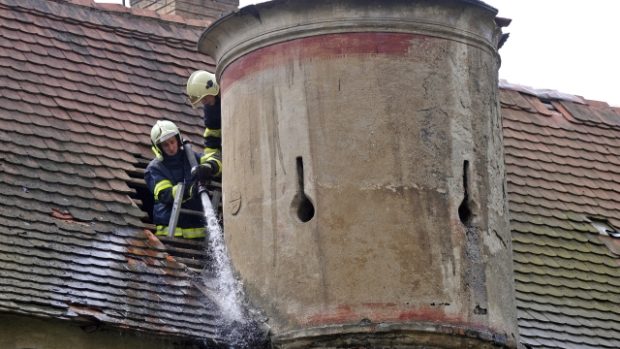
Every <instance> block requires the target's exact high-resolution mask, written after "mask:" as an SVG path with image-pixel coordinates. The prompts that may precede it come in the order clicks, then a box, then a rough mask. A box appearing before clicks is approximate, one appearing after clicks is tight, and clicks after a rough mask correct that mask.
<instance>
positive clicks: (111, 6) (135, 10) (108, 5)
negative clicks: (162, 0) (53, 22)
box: [53, 0, 213, 27]
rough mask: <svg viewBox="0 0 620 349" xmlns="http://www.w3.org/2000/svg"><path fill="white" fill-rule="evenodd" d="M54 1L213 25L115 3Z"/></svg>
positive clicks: (186, 22)
mask: <svg viewBox="0 0 620 349" xmlns="http://www.w3.org/2000/svg"><path fill="white" fill-rule="evenodd" d="M53 1H61V2H68V3H72V4H74V5H78V6H86V7H92V8H96V9H99V10H104V11H108V12H119V13H129V14H132V15H134V16H141V17H150V18H154V19H160V20H163V21H167V22H176V23H180V24H185V25H189V26H193V27H207V26H209V25H211V23H213V21H210V20H201V19H188V18H184V17H182V16H178V15H171V14H161V13H159V12H157V11H154V10H149V9H144V8H140V7H128V6H123V5H122V4H114V3H97V2H95V1H94V0H53Z"/></svg>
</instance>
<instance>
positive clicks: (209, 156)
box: [200, 96, 222, 176]
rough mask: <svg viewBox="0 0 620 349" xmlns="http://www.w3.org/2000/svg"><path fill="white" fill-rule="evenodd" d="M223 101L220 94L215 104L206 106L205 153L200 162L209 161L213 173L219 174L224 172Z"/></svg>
mask: <svg viewBox="0 0 620 349" xmlns="http://www.w3.org/2000/svg"><path fill="white" fill-rule="evenodd" d="M221 106H222V103H221V99H220V97H219V96H217V97H216V102H215V104H214V105H211V106H209V105H205V106H204V123H205V133H204V142H205V149H204V155H203V156H202V157H201V158H200V163H201V164H204V163H207V162H209V163H210V164H211V167H213V175H214V176H219V175H220V174H221V173H222V107H221Z"/></svg>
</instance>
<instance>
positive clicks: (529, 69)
mask: <svg viewBox="0 0 620 349" xmlns="http://www.w3.org/2000/svg"><path fill="white" fill-rule="evenodd" d="M96 1H97V2H120V1H121V0H96ZM482 1H484V2H486V3H487V4H489V5H491V6H493V7H495V8H496V9H498V10H499V14H498V16H500V17H505V18H510V19H512V23H511V24H510V25H509V26H508V27H506V28H504V29H503V31H504V33H510V37H509V39H508V41H507V42H506V43H505V44H504V46H503V47H502V48H501V49H500V50H499V53H500V55H501V57H502V66H501V68H500V70H499V78H500V79H504V80H506V81H508V82H510V83H513V84H519V85H525V86H529V87H532V88H535V89H551V90H556V91H559V92H563V93H568V94H573V95H578V96H582V97H584V98H586V99H591V100H598V101H604V102H607V103H609V104H610V105H612V106H616V107H620V88H618V90H617V91H616V89H615V87H616V85H619V84H620V44H618V42H619V37H620V25H619V24H617V16H618V14H619V13H620V0H482ZM261 2H266V1H259V0H240V1H239V7H244V6H247V5H250V4H256V3H261ZM126 3H129V0H126Z"/></svg>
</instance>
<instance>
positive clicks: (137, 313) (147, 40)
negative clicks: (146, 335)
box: [0, 0, 218, 339]
mask: <svg viewBox="0 0 620 349" xmlns="http://www.w3.org/2000/svg"><path fill="white" fill-rule="evenodd" d="M80 3H81V4H82V5H78V4H74V3H70V2H64V1H40V0H0V37H1V38H0V88H1V90H2V93H1V94H0V123H1V125H2V127H1V129H0V141H1V142H2V157H1V158H0V185H1V186H2V188H3V189H2V200H0V266H1V267H0V291H1V292H0V312H9V313H21V314H28V315H34V316H40V317H48V318H57V319H68V320H76V321H88V322H96V323H99V324H102V325H107V326H108V327H109V326H112V327H119V328H125V329H130V330H136V331H144V332H150V333H154V334H160V335H171V336H182V337H185V338H200V339H203V338H211V339H217V338H216V337H217V336H216V335H215V334H214V333H215V322H216V320H218V319H217V317H218V315H217V314H216V312H215V311H214V309H215V308H214V305H213V303H212V302H210V301H209V300H208V299H207V298H206V297H205V296H204V295H203V293H201V291H199V289H198V288H197V287H196V286H197V284H196V283H195V281H194V278H195V277H196V275H195V274H192V272H191V270H190V269H188V267H187V265H185V264H183V263H180V262H179V261H178V260H177V259H175V258H173V257H171V256H170V255H169V254H168V253H167V252H166V248H165V246H164V245H163V244H162V243H161V242H160V241H159V240H158V239H157V238H155V237H154V236H153V235H152V234H151V232H150V231H148V230H147V229H145V228H147V226H146V225H145V224H144V223H143V221H144V220H145V216H146V215H145V213H144V212H143V211H142V210H140V208H139V207H138V204H140V201H139V200H135V199H134V198H135V194H136V190H135V188H134V187H132V185H133V184H132V183H134V184H135V183H136V182H142V183H143V180H142V179H141V178H140V176H141V169H140V168H141V166H143V165H141V163H143V162H144V161H145V159H148V158H150V157H151V154H150V147H149V144H148V143H149V142H150V140H149V132H150V128H151V126H152V125H153V124H154V123H155V121H156V120H157V119H162V118H167V119H170V120H172V121H174V122H176V123H177V125H179V127H180V128H181V130H185V131H186V132H185V135H186V136H189V138H192V139H193V140H194V141H195V143H198V142H200V139H201V134H202V130H203V128H202V118H201V115H200V111H199V110H193V109H192V108H191V107H190V106H189V104H188V103H186V102H185V97H184V85H185V81H186V79H187V77H188V76H189V74H190V73H191V72H192V71H193V70H195V69H208V70H213V62H212V60H211V59H210V58H208V57H206V56H204V55H202V54H199V53H198V52H197V51H196V48H195V46H196V40H197V38H198V37H199V35H200V33H201V31H202V30H203V26H190V25H186V24H183V23H180V22H178V21H169V20H164V19H162V18H161V17H160V16H158V15H154V14H152V13H149V12H148V11H145V10H129V9H126V8H124V7H122V6H120V5H113V6H110V5H95V4H94V3H91V2H90V1H80ZM137 14H140V16H139V15H137ZM167 19H173V20H176V19H178V18H176V17H171V18H167ZM191 23H194V24H198V23H199V22H198V21H194V22H191Z"/></svg>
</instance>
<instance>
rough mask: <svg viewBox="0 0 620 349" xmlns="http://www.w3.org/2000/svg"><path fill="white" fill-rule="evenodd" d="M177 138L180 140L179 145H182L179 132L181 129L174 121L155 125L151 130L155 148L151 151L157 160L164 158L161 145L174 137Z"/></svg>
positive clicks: (160, 122)
mask: <svg viewBox="0 0 620 349" xmlns="http://www.w3.org/2000/svg"><path fill="white" fill-rule="evenodd" d="M175 136H176V137H177V139H178V140H179V145H180V144H181V132H179V128H178V127H177V125H175V124H174V122H172V121H168V120H159V121H157V122H156V123H155V125H153V128H151V143H152V144H153V146H152V147H151V149H152V150H153V153H155V156H157V158H159V159H161V158H162V156H163V155H162V151H161V149H160V148H159V145H160V144H161V143H162V142H164V141H167V140H168V139H170V138H172V137H175Z"/></svg>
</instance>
